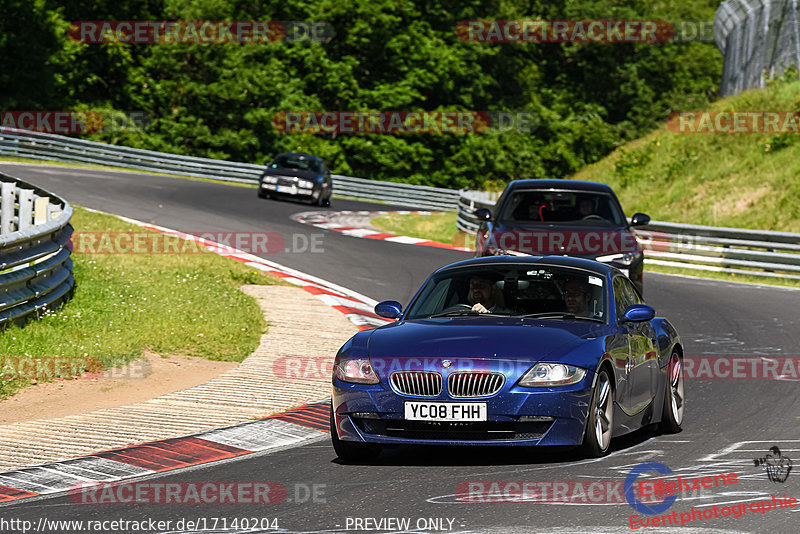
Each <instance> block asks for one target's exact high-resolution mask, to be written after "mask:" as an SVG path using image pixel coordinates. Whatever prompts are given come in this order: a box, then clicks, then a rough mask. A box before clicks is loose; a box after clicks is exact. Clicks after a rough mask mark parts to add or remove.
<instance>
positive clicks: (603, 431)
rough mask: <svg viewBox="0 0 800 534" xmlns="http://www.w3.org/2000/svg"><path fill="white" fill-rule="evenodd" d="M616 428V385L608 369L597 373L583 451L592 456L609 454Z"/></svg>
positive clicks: (584, 434)
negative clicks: (613, 384) (612, 382)
mask: <svg viewBox="0 0 800 534" xmlns="http://www.w3.org/2000/svg"><path fill="white" fill-rule="evenodd" d="M613 430H614V387H613V386H612V384H611V379H610V378H609V376H608V371H607V370H606V369H601V370H600V372H599V373H598V374H597V382H596V383H595V386H594V392H593V393H592V401H591V403H590V404H589V415H588V417H587V418H586V431H585V432H584V433H583V445H582V448H583V451H584V453H585V454H586V455H587V456H589V457H590V458H599V457H601V456H605V455H606V454H608V451H609V449H610V448H611V434H612V432H613Z"/></svg>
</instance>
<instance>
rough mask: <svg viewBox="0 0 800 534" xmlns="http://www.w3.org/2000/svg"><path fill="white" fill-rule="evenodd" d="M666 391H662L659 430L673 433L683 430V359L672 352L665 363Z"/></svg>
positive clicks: (684, 402) (684, 399) (684, 400)
mask: <svg viewBox="0 0 800 534" xmlns="http://www.w3.org/2000/svg"><path fill="white" fill-rule="evenodd" d="M666 382H667V385H666V388H667V391H666V392H665V393H664V410H663V412H662V415H661V431H662V432H663V433H665V434H675V433H677V432H680V431H681V430H683V426H682V425H683V413H684V407H685V405H686V397H685V396H684V380H683V360H682V359H681V357H680V356H679V355H678V353H677V352H673V353H672V355H671V356H670V357H669V362H668V363H667V380H666Z"/></svg>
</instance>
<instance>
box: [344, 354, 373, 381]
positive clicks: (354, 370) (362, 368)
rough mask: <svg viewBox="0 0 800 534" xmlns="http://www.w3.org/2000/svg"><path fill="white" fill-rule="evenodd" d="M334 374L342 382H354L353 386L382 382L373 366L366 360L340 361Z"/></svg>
mask: <svg viewBox="0 0 800 534" xmlns="http://www.w3.org/2000/svg"><path fill="white" fill-rule="evenodd" d="M334 372H335V373H336V378H338V379H339V380H341V381H342V382H352V383H353V384H377V383H378V382H380V380H379V379H378V375H377V374H375V370H374V369H373V368H372V364H370V363H369V360H368V359H366V358H359V359H353V360H349V359H342V360H339V362H338V363H337V364H336V367H335V369H334Z"/></svg>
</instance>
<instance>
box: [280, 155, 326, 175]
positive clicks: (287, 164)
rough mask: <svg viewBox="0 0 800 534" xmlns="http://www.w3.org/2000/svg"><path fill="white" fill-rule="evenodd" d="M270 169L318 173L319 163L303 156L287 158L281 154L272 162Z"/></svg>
mask: <svg viewBox="0 0 800 534" xmlns="http://www.w3.org/2000/svg"><path fill="white" fill-rule="evenodd" d="M270 167H272V168H273V169H278V168H280V169H296V170H300V171H312V172H320V165H319V162H318V161H317V160H315V159H310V158H307V157H305V156H288V155H285V154H282V155H280V156H278V157H277V158H275V159H274V160H273V161H272V165H270Z"/></svg>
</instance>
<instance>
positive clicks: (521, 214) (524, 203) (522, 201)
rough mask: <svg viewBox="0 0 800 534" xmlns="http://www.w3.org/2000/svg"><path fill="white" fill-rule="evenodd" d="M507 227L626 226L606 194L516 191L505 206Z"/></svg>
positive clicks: (610, 198)
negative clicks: (523, 225)
mask: <svg viewBox="0 0 800 534" xmlns="http://www.w3.org/2000/svg"><path fill="white" fill-rule="evenodd" d="M500 220H501V221H502V222H504V223H507V224H514V223H522V224H569V225H583V226H598V225H599V226H617V227H618V226H625V217H624V215H623V214H622V212H621V211H620V209H619V205H618V204H617V202H616V201H615V200H614V199H613V198H612V197H611V196H610V195H608V194H605V193H598V192H593V191H531V190H528V191H517V192H515V193H513V194H512V196H511V198H510V199H509V201H508V202H506V203H505V206H504V208H503V212H502V213H501V215H500Z"/></svg>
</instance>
